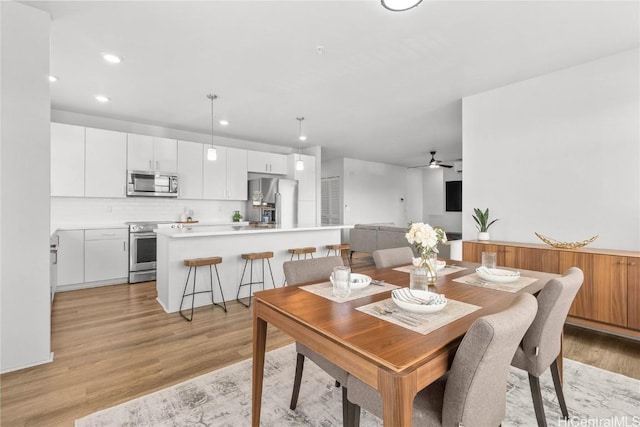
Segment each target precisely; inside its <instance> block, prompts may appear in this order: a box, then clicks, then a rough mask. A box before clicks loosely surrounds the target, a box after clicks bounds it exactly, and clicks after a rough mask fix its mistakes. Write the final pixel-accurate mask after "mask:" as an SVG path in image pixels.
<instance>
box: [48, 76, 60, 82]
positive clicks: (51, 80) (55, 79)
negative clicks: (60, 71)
mask: <svg viewBox="0 0 640 427" xmlns="http://www.w3.org/2000/svg"><path fill="white" fill-rule="evenodd" d="M49 81H50V82H51V83H53V82H57V81H58V78H57V77H56V76H49Z"/></svg>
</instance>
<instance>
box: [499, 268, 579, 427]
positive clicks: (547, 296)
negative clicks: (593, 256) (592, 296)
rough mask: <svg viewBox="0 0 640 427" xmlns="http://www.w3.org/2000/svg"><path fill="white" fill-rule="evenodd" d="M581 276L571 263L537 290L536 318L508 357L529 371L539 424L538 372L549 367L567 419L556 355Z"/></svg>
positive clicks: (541, 419)
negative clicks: (514, 350)
mask: <svg viewBox="0 0 640 427" xmlns="http://www.w3.org/2000/svg"><path fill="white" fill-rule="evenodd" d="M583 280H584V274H583V273H582V270H580V269H579V268H577V267H571V268H570V269H568V270H567V271H566V273H565V274H564V275H563V276H562V277H560V278H557V279H552V280H550V281H549V282H548V283H547V284H546V285H545V287H544V288H543V289H542V290H541V291H540V293H539V294H538V313H537V314H536V318H535V319H534V320H533V323H532V324H531V327H529V330H528V331H527V333H526V334H525V335H524V338H523V339H522V342H521V343H520V346H518V348H517V350H516V353H515V355H514V357H513V360H512V361H511V365H512V366H515V367H516V368H520V369H523V370H525V371H527V372H528V374H529V387H530V388H531V396H532V397H533V407H534V409H535V411H536V419H537V420H538V426H546V425H547V421H546V419H545V416H544V406H543V404H542V395H541V393H540V375H542V374H543V373H544V372H545V371H546V370H547V369H548V368H549V367H550V368H551V377H552V378H553V385H554V387H555V389H556V395H557V396H558V404H559V405H560V411H561V412H562V415H563V417H564V418H565V419H569V411H568V410H567V404H566V403H565V400H564V393H563V391H562V382H561V381H560V375H559V372H558V356H559V355H560V348H561V343H560V341H561V336H562V328H563V326H564V322H565V320H566V318H567V314H568V313H569V308H570V307H571V303H572V302H573V299H574V298H575V296H576V294H577V293H578V290H579V289H580V286H582V282H583Z"/></svg>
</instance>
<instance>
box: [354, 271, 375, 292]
mask: <svg viewBox="0 0 640 427" xmlns="http://www.w3.org/2000/svg"><path fill="white" fill-rule="evenodd" d="M350 281H351V290H352V291H353V290H358V289H364V288H366V287H367V286H369V285H370V284H371V277H369V276H367V275H366V274H358V273H351V278H350Z"/></svg>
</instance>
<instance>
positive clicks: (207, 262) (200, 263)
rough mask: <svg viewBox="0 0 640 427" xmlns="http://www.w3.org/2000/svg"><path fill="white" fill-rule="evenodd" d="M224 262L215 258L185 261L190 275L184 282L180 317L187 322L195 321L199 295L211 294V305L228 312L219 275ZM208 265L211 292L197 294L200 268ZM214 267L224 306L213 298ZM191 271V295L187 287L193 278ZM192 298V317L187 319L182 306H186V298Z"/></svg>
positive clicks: (198, 292)
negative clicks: (219, 265) (194, 311)
mask: <svg viewBox="0 0 640 427" xmlns="http://www.w3.org/2000/svg"><path fill="white" fill-rule="evenodd" d="M221 262H222V258H220V257H213V258H197V259H187V260H185V261H184V265H185V266H187V267H189V273H187V280H186V281H185V282H184V291H183V292H182V299H181V300H180V315H181V316H182V317H184V318H185V319H186V320H187V321H189V322H191V321H192V320H193V309H194V306H195V301H196V295H198V294H207V293H211V303H212V304H213V305H214V306H216V305H217V306H219V307H221V308H222V309H223V310H224V312H225V313H226V312H227V303H226V302H225V300H224V293H223V292H222V282H220V275H219V274H218V265H217V264H219V263H221ZM204 265H208V266H209V290H205V291H197V292H196V281H197V274H198V267H201V266H204ZM212 265H213V266H214V267H215V269H216V277H217V278H218V287H219V288H220V297H221V298H222V305H220V304H218V303H216V302H215V301H214V298H213V269H212V268H211V266H212ZM191 270H193V287H192V290H191V292H190V293H187V287H188V286H189V278H190V277H191ZM189 296H190V297H191V316H190V317H187V316H186V315H185V314H184V313H183V312H182V305H183V304H184V299H185V297H189Z"/></svg>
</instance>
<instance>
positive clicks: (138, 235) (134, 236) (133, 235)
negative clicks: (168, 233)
mask: <svg viewBox="0 0 640 427" xmlns="http://www.w3.org/2000/svg"><path fill="white" fill-rule="evenodd" d="M130 235H131V238H132V239H147V238H149V237H156V233H154V232H153V231H149V232H145V233H131V234H130Z"/></svg>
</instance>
